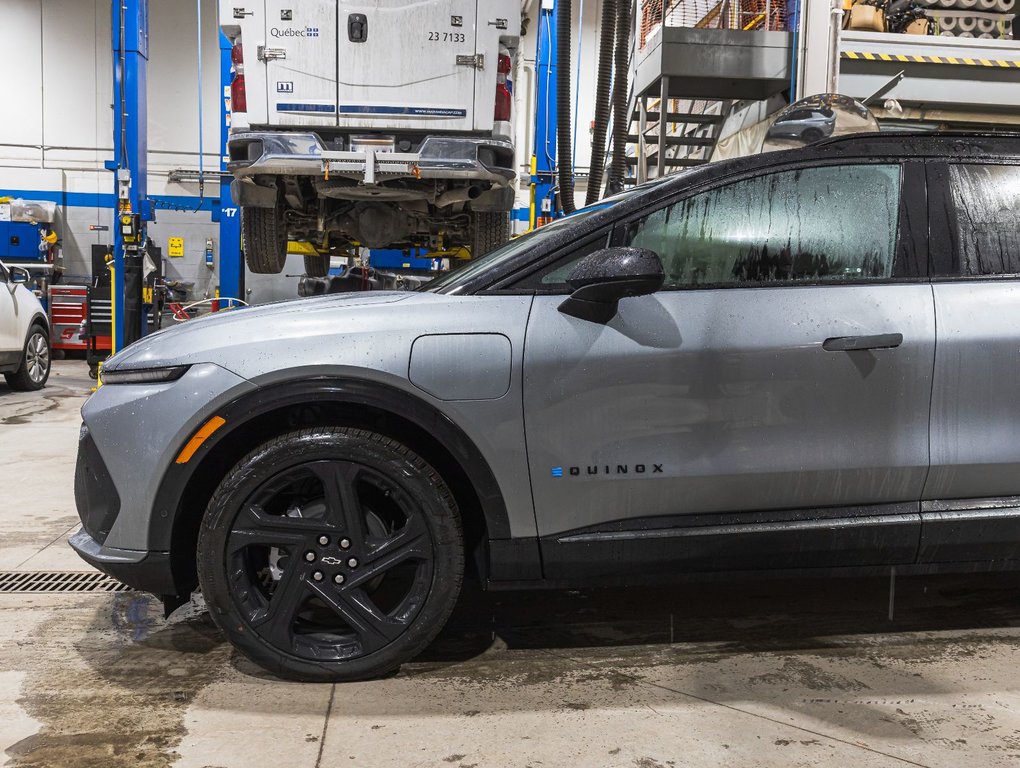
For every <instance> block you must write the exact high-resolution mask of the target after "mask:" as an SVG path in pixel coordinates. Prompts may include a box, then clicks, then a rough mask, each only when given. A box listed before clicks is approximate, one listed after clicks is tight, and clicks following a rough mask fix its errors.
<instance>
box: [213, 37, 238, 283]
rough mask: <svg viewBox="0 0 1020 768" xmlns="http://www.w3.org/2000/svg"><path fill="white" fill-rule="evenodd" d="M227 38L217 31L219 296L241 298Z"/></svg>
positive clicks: (231, 75)
mask: <svg viewBox="0 0 1020 768" xmlns="http://www.w3.org/2000/svg"><path fill="white" fill-rule="evenodd" d="M230 48H231V46H230V39H229V38H228V37H227V36H226V35H224V34H223V33H222V32H220V170H221V171H222V172H223V175H222V176H220V210H219V214H220V215H219V223H220V264H219V268H220V296H221V297H224V298H234V299H243V298H244V296H243V295H242V294H243V293H244V262H243V260H242V259H241V209H240V208H239V207H238V206H237V205H235V204H234V202H233V199H232V198H231V195H230V182H231V181H232V180H233V177H232V176H228V175H226V172H227V158H228V155H227V138H228V137H229V135H230V81H231V79H232V78H233V72H232V69H231V64H230Z"/></svg>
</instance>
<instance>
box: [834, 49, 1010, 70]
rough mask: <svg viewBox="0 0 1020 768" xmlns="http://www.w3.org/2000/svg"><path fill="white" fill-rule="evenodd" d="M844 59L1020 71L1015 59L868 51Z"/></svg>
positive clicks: (847, 54) (846, 52)
mask: <svg viewBox="0 0 1020 768" xmlns="http://www.w3.org/2000/svg"><path fill="white" fill-rule="evenodd" d="M841 55H842V57H843V58H844V59H853V60H854V61H861V60H863V61H891V62H899V63H903V64H957V65H961V66H965V67H998V68H1000V69H1020V61H1015V60H1013V59H970V58H964V57H962V56H917V55H914V54H903V53H869V52H867V51H843V53H842V54H841Z"/></svg>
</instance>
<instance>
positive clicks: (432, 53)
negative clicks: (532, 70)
mask: <svg viewBox="0 0 1020 768" xmlns="http://www.w3.org/2000/svg"><path fill="white" fill-rule="evenodd" d="M321 4H324V3H321ZM476 4H477V0H355V2H350V3H348V2H343V3H340V6H339V11H338V12H337V17H338V18H337V28H336V29H337V53H338V56H337V63H336V69H335V70H334V73H335V75H334V76H335V79H336V82H337V96H338V102H337V105H338V110H339V122H340V125H342V126H344V127H352V128H365V129H392V128H394V127H406V128H417V129H427V130H431V131H436V130H438V131H443V130H448V131H470V130H471V129H472V127H473V125H474V113H475V106H476V105H475V103H474V102H475V77H476V74H477V73H479V72H480V70H481V67H483V66H484V67H495V64H496V62H495V61H493V62H489V61H485V60H484V58H483V59H479V58H477V57H476V52H477V49H476V47H475V42H476V35H475V26H476V24H475V19H476V13H477V11H476ZM324 24H325V21H323V25H324ZM320 26H321V25H320ZM490 102H491V100H490ZM491 108H492V107H491V103H490V105H489V109H490V110H491Z"/></svg>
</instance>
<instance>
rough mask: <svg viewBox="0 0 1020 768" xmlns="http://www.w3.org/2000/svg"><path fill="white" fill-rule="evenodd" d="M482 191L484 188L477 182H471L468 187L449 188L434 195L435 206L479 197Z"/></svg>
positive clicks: (440, 206)
mask: <svg viewBox="0 0 1020 768" xmlns="http://www.w3.org/2000/svg"><path fill="white" fill-rule="evenodd" d="M484 191H485V188H484V187H481V186H479V185H478V184H472V185H471V186H470V187H460V188H458V189H449V190H447V191H446V192H444V193H443V194H441V195H438V196H437V197H436V202H435V205H436V207H437V208H445V207H446V206H448V205H453V204H454V203H466V202H467V201H468V200H475V199H476V198H478V197H480V196H481V194H482V193H483V192H484Z"/></svg>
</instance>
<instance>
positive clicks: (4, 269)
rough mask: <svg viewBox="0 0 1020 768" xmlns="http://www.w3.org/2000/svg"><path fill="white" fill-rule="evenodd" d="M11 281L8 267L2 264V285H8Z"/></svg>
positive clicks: (0, 278) (0, 276) (0, 269)
mask: <svg viewBox="0 0 1020 768" xmlns="http://www.w3.org/2000/svg"><path fill="white" fill-rule="evenodd" d="M9 281H10V277H9V276H8V274H7V267H5V266H4V265H3V264H0V283H6V282H9Z"/></svg>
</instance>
